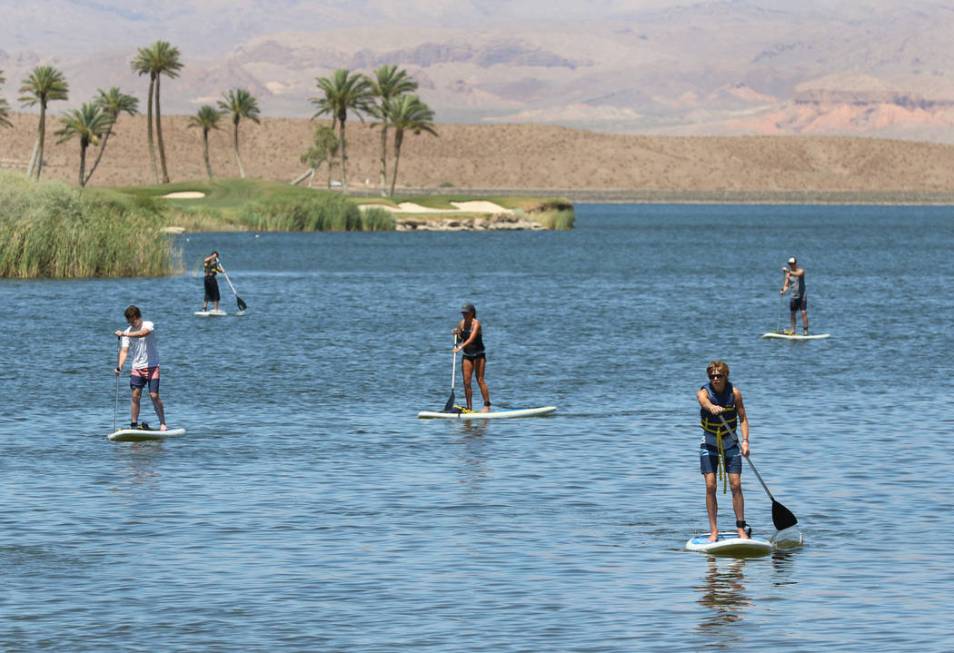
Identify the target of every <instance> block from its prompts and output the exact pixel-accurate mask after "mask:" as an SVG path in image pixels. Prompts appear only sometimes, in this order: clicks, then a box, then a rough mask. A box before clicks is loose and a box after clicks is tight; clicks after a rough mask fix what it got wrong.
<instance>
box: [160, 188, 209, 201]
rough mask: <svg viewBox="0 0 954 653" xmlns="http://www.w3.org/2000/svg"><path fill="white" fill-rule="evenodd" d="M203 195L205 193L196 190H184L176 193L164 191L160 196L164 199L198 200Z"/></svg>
mask: <svg viewBox="0 0 954 653" xmlns="http://www.w3.org/2000/svg"><path fill="white" fill-rule="evenodd" d="M203 197H205V193H200V192H199V191H196V190H185V191H180V192H178V193H166V194H165V195H163V196H162V199H165V200H198V199H202V198H203Z"/></svg>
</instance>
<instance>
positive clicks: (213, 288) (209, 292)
mask: <svg viewBox="0 0 954 653" xmlns="http://www.w3.org/2000/svg"><path fill="white" fill-rule="evenodd" d="M220 299H222V298H221V297H220V296H219V282H218V281H216V280H215V277H206V278H205V299H204V300H203V301H207V302H217V301H219V300H220Z"/></svg>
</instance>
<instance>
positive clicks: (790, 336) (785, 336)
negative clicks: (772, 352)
mask: <svg viewBox="0 0 954 653" xmlns="http://www.w3.org/2000/svg"><path fill="white" fill-rule="evenodd" d="M762 337H763V338H778V339H779V340H824V339H825V338H831V334H830V333H815V334H812V335H808V336H800V335H798V334H797V333H779V332H778V331H771V332H769V333H763V334H762Z"/></svg>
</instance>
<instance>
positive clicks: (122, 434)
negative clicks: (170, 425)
mask: <svg viewBox="0 0 954 653" xmlns="http://www.w3.org/2000/svg"><path fill="white" fill-rule="evenodd" d="M185 433H186V430H185V429H169V430H167V431H160V430H158V429H149V430H148V431H143V430H142V429H119V430H118V431H114V432H113V433H110V434H109V435H107V436H106V437H107V438H108V439H110V440H112V441H113V442H145V441H147V440H164V439H165V438H177V437H179V436H182V435H185Z"/></svg>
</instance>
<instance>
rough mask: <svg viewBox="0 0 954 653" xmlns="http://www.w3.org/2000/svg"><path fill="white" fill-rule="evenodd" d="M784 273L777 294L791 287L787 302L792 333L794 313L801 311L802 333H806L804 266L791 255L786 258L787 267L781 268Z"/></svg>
mask: <svg viewBox="0 0 954 653" xmlns="http://www.w3.org/2000/svg"><path fill="white" fill-rule="evenodd" d="M782 272H784V273H785V283H783V284H782V289H781V290H779V291H778V294H780V295H784V294H785V292H786V291H787V290H789V289H791V291H792V294H791V299H790V300H789V302H788V310H789V313H790V317H791V324H792V329H791V332H790V333H792V334H794V333H795V313H796V312H797V311H801V312H802V333H804V334H805V335H806V336H807V335H808V295H807V294H806V293H807V291H806V289H805V268H803V267H800V266H799V265H798V261H797V260H796V259H795V257H794V256H793V257H792V258H790V259H788V267H786V268H782Z"/></svg>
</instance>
